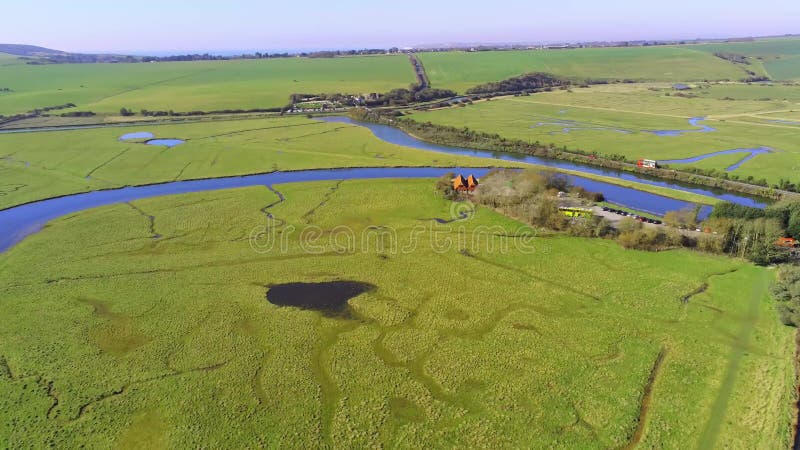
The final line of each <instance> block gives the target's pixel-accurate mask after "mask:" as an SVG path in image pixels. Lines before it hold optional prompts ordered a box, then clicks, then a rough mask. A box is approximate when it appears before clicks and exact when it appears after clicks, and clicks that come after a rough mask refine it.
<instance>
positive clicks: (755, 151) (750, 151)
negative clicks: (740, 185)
mask: <svg viewBox="0 0 800 450" xmlns="http://www.w3.org/2000/svg"><path fill="white" fill-rule="evenodd" d="M772 151H773V149H771V148H769V147H759V148H734V149H732V150H722V151H719V152H713V153H706V154H705V155H700V156H694V157H691V158H684V159H667V160H662V161H659V162H662V163H665V164H688V163H693V162H697V161H702V160H704V159H707V158H712V157H714V156H719V155H731V154H735V153H744V154H746V156H745V157H743V158H742V159H740V160H739V161H738V162H737V163H736V164H733V165H732V166H729V167H727V168H726V169H725V170H726V171H728V172H730V171H732V170H736V169H738V168H739V167H741V166H742V164H744V163H746V162H747V161H750V160H751V159H753V158H755V157H756V156H757V155H761V154H764V153H771V152H772Z"/></svg>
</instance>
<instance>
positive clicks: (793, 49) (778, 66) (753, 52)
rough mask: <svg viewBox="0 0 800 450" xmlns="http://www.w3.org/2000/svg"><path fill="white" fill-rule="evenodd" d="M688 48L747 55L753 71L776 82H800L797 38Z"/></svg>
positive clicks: (702, 45)
mask: <svg viewBox="0 0 800 450" xmlns="http://www.w3.org/2000/svg"><path fill="white" fill-rule="evenodd" d="M686 48H691V49H696V50H701V51H706V52H709V53H714V52H725V53H735V54H739V55H745V56H748V57H749V59H750V62H751V65H750V67H751V70H752V68H755V69H756V70H758V69H763V71H764V72H765V73H766V74H767V75H769V76H770V78H772V79H774V80H800V39H798V38H796V37H792V38H774V39H757V40H755V41H752V42H731V43H718V44H701V45H692V46H688V47H686Z"/></svg>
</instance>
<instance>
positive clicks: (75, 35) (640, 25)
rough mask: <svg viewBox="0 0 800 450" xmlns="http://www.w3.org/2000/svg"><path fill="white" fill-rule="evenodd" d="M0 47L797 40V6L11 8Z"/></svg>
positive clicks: (85, 1)
mask: <svg viewBox="0 0 800 450" xmlns="http://www.w3.org/2000/svg"><path fill="white" fill-rule="evenodd" d="M3 3H4V5H3V6H2V13H3V20H2V23H3V25H2V27H0V42H2V43H24V44H35V45H42V46H45V47H52V48H57V49H61V50H67V51H113V52H126V51H127V52H133V51H139V52H141V51H158V52H171V51H206V50H207V51H226V50H269V49H299V48H362V47H389V46H395V45H396V46H401V47H402V46H411V45H417V44H429V43H452V42H555V41H588V40H634V39H673V38H676V39H689V38H695V37H730V36H751V35H774V34H785V33H800V0H774V1H765V2H754V1H752V0H747V1H744V0H708V1H688V0H672V1H659V2H654V1H648V0H638V1H637V0H632V1H631V0H625V1H623V0H605V1H603V0H559V1H547V2H542V1H535V0H527V1H526V0H495V1H474V0H462V1H454V0H445V1H436V0H402V1H391V2H389V1H380V0H330V1H321V0H288V1H287V0H281V1H277V2H275V1H269V0H261V1H258V0H228V1H219V0H211V1H209V0H137V1H135V2H133V1H131V2H123V1H113V0H72V1H65V0H20V1H14V0H9V1H7V2H3Z"/></svg>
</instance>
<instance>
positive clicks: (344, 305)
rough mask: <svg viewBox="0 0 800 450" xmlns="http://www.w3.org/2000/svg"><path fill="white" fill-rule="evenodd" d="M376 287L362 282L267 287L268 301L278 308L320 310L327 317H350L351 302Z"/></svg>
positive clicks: (328, 282)
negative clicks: (349, 306) (349, 305)
mask: <svg viewBox="0 0 800 450" xmlns="http://www.w3.org/2000/svg"><path fill="white" fill-rule="evenodd" d="M375 289H377V286H375V285H373V284H369V283H364V282H360V281H326V282H319V283H285V284H275V285H271V286H268V290H267V301H269V302H270V303H272V304H273V305H277V306H290V307H294V308H299V309H306V310H313V311H319V312H321V313H322V314H323V315H325V316H328V317H344V318H350V314H349V311H348V309H349V308H348V302H349V301H350V299H353V298H355V297H358V296H359V295H361V294H364V293H367V292H372V291H374V290H375Z"/></svg>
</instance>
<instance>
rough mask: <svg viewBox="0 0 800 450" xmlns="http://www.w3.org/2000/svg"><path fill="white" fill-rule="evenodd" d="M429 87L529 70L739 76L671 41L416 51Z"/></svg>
mask: <svg viewBox="0 0 800 450" xmlns="http://www.w3.org/2000/svg"><path fill="white" fill-rule="evenodd" d="M419 57H420V59H421V60H422V62H423V64H424V65H425V70H426V72H427V74H428V78H430V80H431V84H432V85H433V87H437V88H444V89H453V90H455V91H458V92H462V93H463V92H465V91H466V90H467V89H469V88H471V87H474V86H476V85H479V84H482V83H487V82H491V81H499V80H503V79H506V78H511V77H514V76H517V75H521V74H524V73H529V72H547V73H551V74H554V75H560V76H564V77H574V78H579V79H587V78H594V79H615V80H616V79H632V80H637V81H695V80H698V81H702V80H728V79H730V80H738V79H741V78H744V77H745V76H746V74H745V72H744V71H743V70H742V69H740V68H738V67H736V66H735V65H733V64H731V63H729V62H727V61H724V60H721V59H719V58H716V57H714V56H713V55H710V54H708V53H705V52H701V51H696V50H691V49H683V48H673V47H637V48H589V49H573V50H524V51H522V50H520V51H492V52H473V53H469V52H440V53H420V54H419Z"/></svg>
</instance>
